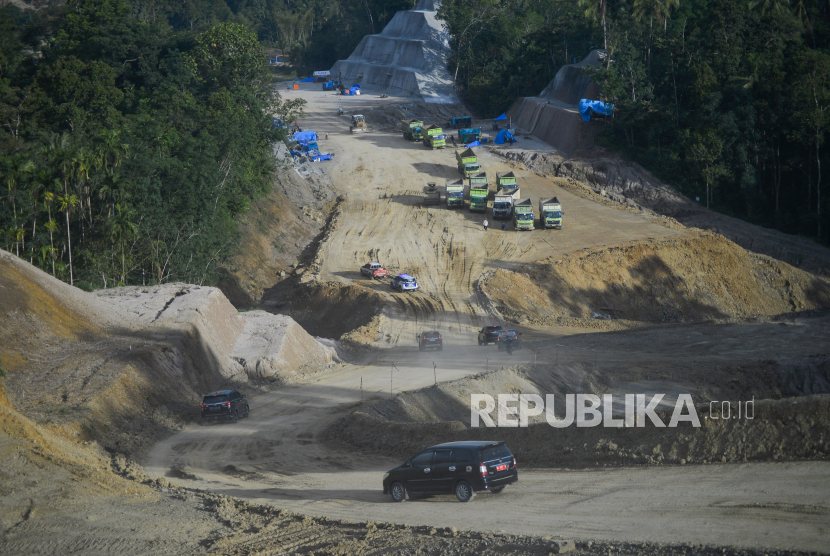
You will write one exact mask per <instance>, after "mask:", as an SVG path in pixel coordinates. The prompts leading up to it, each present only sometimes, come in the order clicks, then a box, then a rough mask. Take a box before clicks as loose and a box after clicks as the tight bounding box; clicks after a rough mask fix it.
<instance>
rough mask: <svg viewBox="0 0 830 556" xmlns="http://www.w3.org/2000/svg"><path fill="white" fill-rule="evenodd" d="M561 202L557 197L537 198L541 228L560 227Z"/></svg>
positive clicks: (562, 213) (559, 228)
mask: <svg viewBox="0 0 830 556" xmlns="http://www.w3.org/2000/svg"><path fill="white" fill-rule="evenodd" d="M564 214H565V213H564V212H562V204H561V203H560V202H559V198H558V197H553V198H551V199H539V224H541V225H542V227H543V228H556V229H558V230H561V229H562V216H563V215H564Z"/></svg>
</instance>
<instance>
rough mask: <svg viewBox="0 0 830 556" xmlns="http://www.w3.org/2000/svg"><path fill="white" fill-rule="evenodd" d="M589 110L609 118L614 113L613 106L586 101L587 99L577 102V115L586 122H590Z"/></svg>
mask: <svg viewBox="0 0 830 556" xmlns="http://www.w3.org/2000/svg"><path fill="white" fill-rule="evenodd" d="M591 110H593V111H594V112H596V113H597V114H602V115H603V116H610V115H611V113H612V112H613V111H614V105H613V104H608V103H607V102H602V101H601V100H588V99H587V98H583V99H582V100H580V101H579V113H580V114H581V115H582V119H583V120H585V121H586V122H590V121H591Z"/></svg>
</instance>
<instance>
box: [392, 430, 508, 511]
mask: <svg viewBox="0 0 830 556" xmlns="http://www.w3.org/2000/svg"><path fill="white" fill-rule="evenodd" d="M518 480H519V472H518V470H517V469H516V458H515V457H513V454H512V453H511V452H510V450H509V449H508V448H507V446H506V445H505V444H504V442H498V441H482V440H468V441H463V442H448V443H446V444H439V445H437V446H432V447H430V448H427V449H425V450H421V451H420V452H418V453H417V454H415V455H414V456H412V457H411V458H409V459H408V460H406V462H404V463H403V464H401V465H400V466H398V467H396V468H394V469H391V470H389V472H387V473H386V474H385V475H384V476H383V493H384V494H389V495H391V496H392V500H393V501H395V502H403V501H404V500H406V499H407V498H408V496H409V495H411V494H416V495H417V494H455V496H456V497H457V498H458V499H459V500H460V501H461V502H469V501H470V500H472V499H473V497H474V496H475V494H476V493H477V492H486V491H490V492H493V493H495V494H498V493H500V492H501V491H502V490H504V487H506V486H507V485H509V484H512V483H515V482H516V481H518Z"/></svg>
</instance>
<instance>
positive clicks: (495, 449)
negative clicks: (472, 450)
mask: <svg viewBox="0 0 830 556" xmlns="http://www.w3.org/2000/svg"><path fill="white" fill-rule="evenodd" d="M512 456H513V454H511V453H510V450H508V449H507V446H505V445H504V444H500V445H498V446H490V447H488V448H484V449H483V450H481V459H483V460H484V461H492V460H494V459H498V458H507V457H512Z"/></svg>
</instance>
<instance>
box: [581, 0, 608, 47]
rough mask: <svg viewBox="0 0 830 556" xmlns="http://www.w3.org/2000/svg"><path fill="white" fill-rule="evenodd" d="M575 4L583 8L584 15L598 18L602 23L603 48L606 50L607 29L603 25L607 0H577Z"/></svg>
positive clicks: (594, 18)
mask: <svg viewBox="0 0 830 556" xmlns="http://www.w3.org/2000/svg"><path fill="white" fill-rule="evenodd" d="M577 5H578V6H579V7H580V8H585V17H587V18H589V19H593V20H599V22H600V25H602V41H603V48H605V50H608V31H607V29H606V25H605V14H606V12H607V11H608V0H579V2H578V3H577Z"/></svg>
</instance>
